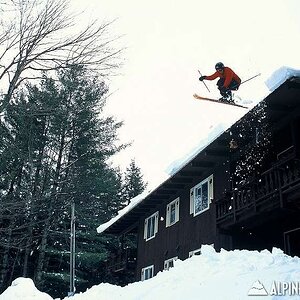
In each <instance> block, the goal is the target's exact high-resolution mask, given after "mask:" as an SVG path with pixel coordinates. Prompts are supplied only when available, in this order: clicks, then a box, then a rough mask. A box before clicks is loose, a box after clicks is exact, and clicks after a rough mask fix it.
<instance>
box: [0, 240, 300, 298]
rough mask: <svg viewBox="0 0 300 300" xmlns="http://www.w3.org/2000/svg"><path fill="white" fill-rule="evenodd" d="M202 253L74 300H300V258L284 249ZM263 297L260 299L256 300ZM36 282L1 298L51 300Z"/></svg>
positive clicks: (18, 285) (207, 249)
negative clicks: (152, 274)
mask: <svg viewBox="0 0 300 300" xmlns="http://www.w3.org/2000/svg"><path fill="white" fill-rule="evenodd" d="M201 251H202V254H201V255H200V256H193V257H192V258H190V259H187V260H185V261H180V260H177V261H176V262H175V267H174V268H172V269H170V270H169V271H164V272H160V273H158V274H157V275H156V276H155V277H153V278H151V279H149V280H146V281H143V282H136V283H132V284H129V285H127V286H125V287H119V286H115V285H111V284H107V283H102V284H99V285H98V286H94V287H92V288H91V289H89V290H87V291H86V292H85V293H81V294H77V295H75V296H74V297H71V298H65V299H64V300H67V299H74V300H117V299H122V300H147V299H149V300H150V299H151V300H153V299H164V300H183V299H188V300H193V299H195V300H196V299H197V300H199V299H203V300H242V299H248V300H254V299H265V300H269V299H272V300H275V299H277V300H281V299H293V300H299V299H300V258H298V257H290V256H287V255H285V254H284V253H283V252H282V251H281V250H279V249H275V248H274V249H273V251H272V253H271V252H269V251H267V250H263V251H260V252H259V251H247V250H241V251H239V250H235V251H225V250H221V252H220V253H217V252H215V250H214V249H213V248H212V247H211V246H206V245H204V246H202V248H201ZM255 295H258V296H255ZM49 299H52V298H51V297H50V296H48V295H47V294H44V293H41V292H39V291H38V290H37V289H36V288H35V287H34V285H33V283H32V281H31V280H30V279H26V278H18V279H16V280H15V281H14V282H13V284H12V286H11V287H9V288H8V289H7V290H6V291H5V292H4V293H3V294H2V295H0V300H49Z"/></svg>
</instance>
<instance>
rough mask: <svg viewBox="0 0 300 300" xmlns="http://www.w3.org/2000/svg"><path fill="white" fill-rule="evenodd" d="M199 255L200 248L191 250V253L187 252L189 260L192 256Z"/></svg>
mask: <svg viewBox="0 0 300 300" xmlns="http://www.w3.org/2000/svg"><path fill="white" fill-rule="evenodd" d="M200 254H201V248H199V249H196V250H193V251H190V252H189V258H190V257H192V256H194V255H200Z"/></svg>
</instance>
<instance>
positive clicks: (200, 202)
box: [190, 175, 213, 216]
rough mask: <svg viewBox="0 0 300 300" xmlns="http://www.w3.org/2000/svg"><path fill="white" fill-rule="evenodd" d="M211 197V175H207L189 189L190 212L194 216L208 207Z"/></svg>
mask: <svg viewBox="0 0 300 300" xmlns="http://www.w3.org/2000/svg"><path fill="white" fill-rule="evenodd" d="M212 199H213V175H211V176H209V177H208V178H206V179H205V180H203V181H201V182H200V183H199V184H197V185H196V186H194V187H193V188H191V190H190V214H193V215H194V216H196V215H198V214H200V213H202V212H203V211H206V210H208V209H209V204H210V202H211V200H212Z"/></svg>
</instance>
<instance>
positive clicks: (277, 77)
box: [265, 66, 300, 92]
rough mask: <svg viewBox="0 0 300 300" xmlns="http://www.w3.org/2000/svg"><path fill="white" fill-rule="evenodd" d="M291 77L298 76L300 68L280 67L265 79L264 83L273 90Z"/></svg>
mask: <svg viewBox="0 0 300 300" xmlns="http://www.w3.org/2000/svg"><path fill="white" fill-rule="evenodd" d="M292 77H300V70H296V69H292V68H290V67H285V66H283V67H281V68H279V69H278V70H276V71H275V72H274V73H273V74H272V75H271V76H270V77H269V78H268V79H267V80H266V81H265V84H266V86H267V87H268V89H269V90H270V91H271V92H273V91H274V90H276V89H277V88H278V87H279V86H280V85H282V84H283V83H284V82H285V81H286V80H288V79H290V78H292Z"/></svg>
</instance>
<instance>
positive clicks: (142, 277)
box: [141, 269, 145, 281]
mask: <svg viewBox="0 0 300 300" xmlns="http://www.w3.org/2000/svg"><path fill="white" fill-rule="evenodd" d="M144 273H145V271H144V269H142V272H141V280H142V281H143V280H144V279H145V274H144Z"/></svg>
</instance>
